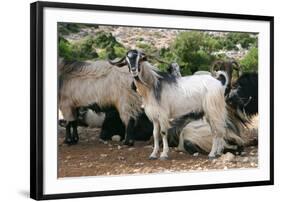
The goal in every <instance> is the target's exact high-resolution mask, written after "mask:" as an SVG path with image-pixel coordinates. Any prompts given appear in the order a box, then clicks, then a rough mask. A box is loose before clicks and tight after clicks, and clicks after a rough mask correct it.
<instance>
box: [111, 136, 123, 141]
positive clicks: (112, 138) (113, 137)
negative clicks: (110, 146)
mask: <svg viewBox="0 0 281 202" xmlns="http://www.w3.org/2000/svg"><path fill="white" fill-rule="evenodd" d="M111 140H112V141H114V142H120V140H121V137H120V135H113V136H112V137H111Z"/></svg>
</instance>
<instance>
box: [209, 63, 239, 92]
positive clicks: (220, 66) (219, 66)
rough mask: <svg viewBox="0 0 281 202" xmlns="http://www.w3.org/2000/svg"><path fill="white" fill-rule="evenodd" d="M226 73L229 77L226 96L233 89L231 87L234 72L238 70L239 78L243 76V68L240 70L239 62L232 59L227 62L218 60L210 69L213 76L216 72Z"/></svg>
mask: <svg viewBox="0 0 281 202" xmlns="http://www.w3.org/2000/svg"><path fill="white" fill-rule="evenodd" d="M219 70H220V71H225V72H226V73H227V75H228V80H229V82H228V85H227V87H226V90H225V95H227V94H228V93H229V91H230V89H231V85H232V73H233V70H236V72H237V74H238V75H237V76H238V77H239V76H241V74H242V71H241V68H240V65H239V64H238V62H237V61H235V60H233V59H231V60H227V61H224V60H216V61H215V62H213V64H212V65H211V68H210V72H211V73H212V74H213V72H214V71H219Z"/></svg>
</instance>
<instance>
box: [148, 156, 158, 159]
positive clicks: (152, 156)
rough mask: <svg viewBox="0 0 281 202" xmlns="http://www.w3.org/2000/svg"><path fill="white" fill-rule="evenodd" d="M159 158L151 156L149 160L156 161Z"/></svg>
mask: <svg viewBox="0 0 281 202" xmlns="http://www.w3.org/2000/svg"><path fill="white" fill-rule="evenodd" d="M156 159H157V157H156V156H149V160H156Z"/></svg>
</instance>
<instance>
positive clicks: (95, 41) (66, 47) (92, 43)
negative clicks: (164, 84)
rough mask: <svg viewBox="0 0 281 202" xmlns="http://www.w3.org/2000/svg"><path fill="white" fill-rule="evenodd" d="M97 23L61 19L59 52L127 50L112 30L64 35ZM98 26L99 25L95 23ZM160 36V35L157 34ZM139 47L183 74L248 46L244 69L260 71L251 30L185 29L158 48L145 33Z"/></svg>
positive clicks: (103, 54)
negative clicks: (72, 36) (173, 64)
mask: <svg viewBox="0 0 281 202" xmlns="http://www.w3.org/2000/svg"><path fill="white" fill-rule="evenodd" d="M89 26H95V25H84V24H72V23H60V24H59V26H58V29H59V55H60V56H61V57H64V58H66V59H68V60H79V61H82V60H99V59H114V58H121V57H123V56H124V55H125V54H126V52H127V50H126V48H125V47H124V46H123V44H121V43H120V42H118V41H117V40H116V38H115V37H114V36H113V35H112V33H110V32H105V31H99V32H95V34H94V35H89V36H86V37H82V38H81V39H79V40H75V41H67V40H66V39H65V38H64V37H63V36H64V35H67V34H70V33H76V32H79V31H80V30H81V29H82V28H86V27H89ZM96 27H97V26H96ZM155 37H156V38H157V35H156V34H155ZM135 42H136V44H135V45H136V48H137V49H140V50H142V51H143V52H145V53H146V54H148V55H155V56H157V57H159V58H160V59H161V60H163V61H166V62H169V63H171V62H177V63H178V64H179V65H180V67H181V72H182V75H190V74H193V73H194V72H196V71H198V70H206V71H208V70H209V69H210V65H211V64H212V63H213V62H214V61H215V60H217V59H227V58H226V52H227V51H229V50H231V51H233V50H236V51H238V50H240V49H241V48H242V49H246V50H249V52H248V54H247V55H246V56H245V57H244V58H242V59H241V60H240V61H239V62H240V64H241V66H242V68H243V69H244V71H253V70H254V71H257V67H258V48H257V35H254V34H249V33H236V32H229V33H221V34H219V35H216V34H213V33H209V32H203V31H183V32H179V33H178V35H177V37H176V38H175V40H174V41H172V42H171V44H168V46H167V47H166V48H160V49H157V48H156V47H155V46H154V44H153V43H149V42H147V41H146V40H145V38H144V37H143V36H136V40H135ZM151 62H152V63H153V64H154V65H156V66H158V67H159V68H160V69H161V70H163V71H164V70H166V69H167V66H168V65H167V64H163V63H160V62H159V61H157V60H152V61H151Z"/></svg>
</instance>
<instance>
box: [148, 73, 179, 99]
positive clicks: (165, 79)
mask: <svg viewBox="0 0 281 202" xmlns="http://www.w3.org/2000/svg"><path fill="white" fill-rule="evenodd" d="M156 73H157V74H158V75H160V78H158V83H157V85H156V86H155V87H154V89H153V93H154V96H155V98H156V100H157V101H160V100H161V93H162V90H163V85H164V84H165V83H167V84H169V85H170V84H176V83H177V78H176V77H175V76H173V75H171V74H169V73H167V72H160V71H157V72H156Z"/></svg>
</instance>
